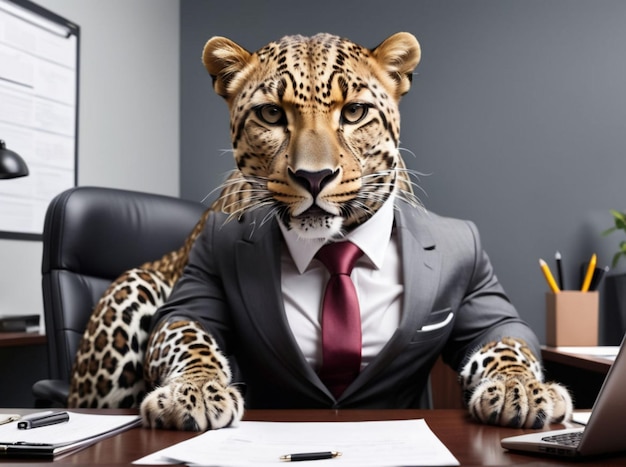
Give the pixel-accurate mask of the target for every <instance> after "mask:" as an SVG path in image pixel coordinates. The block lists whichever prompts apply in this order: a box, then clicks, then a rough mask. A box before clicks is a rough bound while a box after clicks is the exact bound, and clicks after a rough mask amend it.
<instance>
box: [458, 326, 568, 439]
mask: <svg viewBox="0 0 626 467" xmlns="http://www.w3.org/2000/svg"><path fill="white" fill-rule="evenodd" d="M460 379H461V384H462V386H463V390H464V392H465V397H466V401H467V404H468V408H469V410H470V413H471V414H472V416H473V417H474V418H475V419H477V420H480V421H481V422H484V423H489V424H492V425H504V426H512V427H522V426H523V427H526V428H541V427H543V426H544V425H546V424H547V423H554V422H561V421H563V420H566V419H569V418H570V417H571V415H572V400H571V397H570V395H569V393H568V391H567V389H565V388H564V387H563V386H561V385H559V384H557V383H547V384H546V383H544V382H543V372H542V370H541V365H540V364H539V362H538V361H537V359H536V358H535V356H534V355H533V353H532V351H531V350H530V349H529V348H528V346H527V345H526V343H525V342H523V341H521V340H517V339H512V338H504V339H502V340H501V341H498V342H491V343H489V344H487V345H485V346H484V347H483V348H481V349H479V350H478V351H477V352H475V353H474V354H473V355H472V356H471V358H470V359H469V360H468V362H467V363H466V364H465V365H464V367H463V369H462V370H461V373H460Z"/></svg>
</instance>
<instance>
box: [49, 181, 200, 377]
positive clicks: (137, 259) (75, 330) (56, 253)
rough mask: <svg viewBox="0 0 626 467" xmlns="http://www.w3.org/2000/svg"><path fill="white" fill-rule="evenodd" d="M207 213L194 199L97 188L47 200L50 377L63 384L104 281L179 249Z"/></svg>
mask: <svg viewBox="0 0 626 467" xmlns="http://www.w3.org/2000/svg"><path fill="white" fill-rule="evenodd" d="M205 210H206V206H204V205H202V204H200V203H196V202H192V201H185V200H182V199H178V198H173V197H168V196H163V195H155V194H148V193H140V192H134V191H127V190H118V189H111V188H98V187H78V188H73V189H70V190H67V191H65V192H63V193H61V194H60V195H58V196H57V197H56V198H54V199H53V200H52V202H51V203H50V206H49V207H48V210H47V213H46V218H45V224H44V233H43V262H42V274H43V277H42V288H43V302H44V317H45V323H46V336H47V340H48V366H49V373H50V374H49V377H50V378H53V379H62V380H65V381H69V379H70V372H71V368H72V364H73V360H74V357H75V355H76V351H77V349H78V345H79V343H80V339H81V337H82V335H83V332H84V329H85V326H86V323H87V321H88V319H89V316H90V315H91V312H92V311H93V308H94V305H95V304H96V303H97V301H98V300H99V299H100V297H101V296H102V294H103V293H104V291H105V290H106V288H107V287H108V286H109V284H110V283H111V282H113V281H114V280H115V279H116V278H117V277H118V276H119V275H120V274H121V273H122V272H124V271H126V270H128V269H131V268H133V267H137V266H139V265H141V264H142V263H145V262H146V261H153V260H156V259H159V258H160V257H161V256H163V255H164V254H165V253H168V252H170V251H173V250H176V249H178V248H180V247H181V246H182V245H183V243H184V241H185V239H186V238H187V236H188V235H189V234H190V233H191V230H192V229H193V227H194V226H195V225H196V223H197V222H198V220H199V219H200V217H201V215H202V213H203V212H204V211H205Z"/></svg>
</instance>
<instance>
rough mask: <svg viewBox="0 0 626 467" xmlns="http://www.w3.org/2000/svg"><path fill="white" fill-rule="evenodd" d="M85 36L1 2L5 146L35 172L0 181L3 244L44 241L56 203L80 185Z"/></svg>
mask: <svg viewBox="0 0 626 467" xmlns="http://www.w3.org/2000/svg"><path fill="white" fill-rule="evenodd" d="M79 35H80V28H79V27H78V26H77V25H76V24H74V23H72V22H70V21H68V20H66V19H64V18H61V17H60V16H58V15H56V14H54V13H52V12H51V11H48V10H46V9H44V8H42V7H40V6H39V5H36V4H34V3H32V2H30V1H29V0H0V139H1V140H4V141H5V143H6V147H7V148H8V149H11V150H13V151H15V152H16V153H18V154H19V155H20V156H22V158H23V159H24V160H25V161H26V164H27V165H28V169H29V175H28V176H27V177H22V178H16V179H8V180H0V238H15V239H26V240H40V239H41V234H42V232H43V223H44V217H45V213H46V209H47V207H48V204H49V203H50V200H51V199H52V198H53V197H54V196H56V195H57V194H58V193H60V192H62V191H64V190H66V189H68V188H71V187H74V186H76V183H77V161H78V76H79V73H78V72H79V67H78V61H79Z"/></svg>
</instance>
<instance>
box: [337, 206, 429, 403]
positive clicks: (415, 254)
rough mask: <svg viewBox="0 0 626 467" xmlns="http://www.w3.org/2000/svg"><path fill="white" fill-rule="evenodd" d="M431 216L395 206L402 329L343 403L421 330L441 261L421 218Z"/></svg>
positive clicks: (405, 207)
mask: <svg viewBox="0 0 626 467" xmlns="http://www.w3.org/2000/svg"><path fill="white" fill-rule="evenodd" d="M425 215H428V214H427V213H425V212H421V211H419V209H415V208H413V207H411V206H409V205H408V204H406V203H404V202H401V201H399V202H396V211H395V217H394V219H395V226H396V229H397V234H398V241H399V242H400V254H401V256H402V274H403V278H404V299H403V302H402V317H401V318H400V325H399V327H398V329H397V330H396V332H395V333H394V334H393V336H392V337H391V339H390V340H389V342H387V344H386V345H385V347H384V348H383V349H382V350H381V352H380V354H379V355H378V356H377V357H376V358H375V359H374V360H373V361H372V362H371V363H370V364H369V365H368V366H367V367H365V369H364V370H363V371H362V372H361V374H360V375H359V376H358V378H357V379H356V380H355V381H354V383H353V384H352V385H350V386H349V387H348V389H347V390H346V392H344V394H342V396H341V398H340V400H341V399H344V398H348V397H350V395H351V394H353V393H355V392H356V391H358V389H359V388H360V387H362V386H363V385H364V384H366V383H367V382H368V381H371V380H372V379H373V378H375V377H376V376H377V375H378V374H379V373H380V372H382V371H384V370H386V369H387V368H388V367H389V365H390V364H391V362H392V361H393V360H394V359H395V358H396V357H397V355H398V354H399V353H400V352H401V351H402V350H403V349H404V348H405V346H406V345H408V343H409V342H410V340H411V339H412V337H413V336H414V334H415V332H416V331H417V330H418V329H420V328H421V327H422V325H423V324H424V322H425V320H426V319H427V317H428V315H429V313H430V312H431V310H432V307H433V302H434V299H435V297H436V295H437V287H438V283H439V275H440V272H441V258H440V255H439V253H438V252H437V251H436V249H435V241H434V239H433V237H432V235H431V233H430V231H429V229H428V228H427V227H426V225H425V223H424V222H420V218H421V217H422V216H425Z"/></svg>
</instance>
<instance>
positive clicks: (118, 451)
mask: <svg viewBox="0 0 626 467" xmlns="http://www.w3.org/2000/svg"><path fill="white" fill-rule="evenodd" d="M100 412H102V411H100ZM107 413H136V412H133V411H130V410H110V411H107ZM411 418H424V419H425V420H426V422H427V423H428V425H429V426H430V428H431V430H432V431H433V432H434V433H435V434H436V435H437V436H438V437H439V439H441V441H442V442H443V443H444V444H445V445H446V446H447V447H448V449H450V451H451V452H452V454H454V456H455V457H456V458H457V459H458V460H459V462H460V463H461V465H463V466H477V465H515V464H526V465H528V464H530V463H535V465H546V466H557V465H561V466H570V467H571V465H572V463H571V462H568V461H560V460H556V459H550V458H544V457H535V456H530V455H522V454H513V453H509V452H507V451H505V450H503V449H502V448H501V447H500V439H501V438H504V437H507V436H513V435H517V434H522V433H527V432H531V431H532V430H521V429H514V428H500V427H493V426H486V425H481V424H478V423H475V422H473V421H471V420H469V418H468V416H467V412H466V411H464V410H343V411H333V410H249V411H248V412H247V413H246V417H245V419H246V420H259V421H338V422H339V421H365V420H402V419H411ZM559 427H561V425H555V426H553V427H551V428H559ZM192 436H194V434H193V433H188V432H178V431H164V430H148V429H144V428H134V429H132V430H129V431H127V432H124V433H122V434H119V435H117V436H114V437H112V438H108V439H105V440H104V441H101V442H100V443H98V444H96V445H94V446H91V447H89V448H87V449H85V450H83V451H79V452H77V453H75V454H72V455H69V456H67V457H64V458H61V459H57V460H56V461H55V464H75V465H94V464H99V465H103V464H109V465H113V464H129V463H131V462H132V461H134V460H136V459H139V458H141V457H143V456H146V455H148V454H150V453H153V452H155V451H158V450H160V449H163V448H166V447H167V446H170V445H172V444H175V443H178V442H181V441H184V440H186V439H188V438H190V437H192ZM608 460H609V461H610V464H611V465H626V454H624V455H623V456H619V457H611V458H610V459H608ZM601 464H602V465H606V462H601ZM41 465H47V466H50V463H45V464H44V463H42V464H41ZM576 465H598V460H597V459H596V460H595V462H593V461H590V462H587V463H584V462H576Z"/></svg>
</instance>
